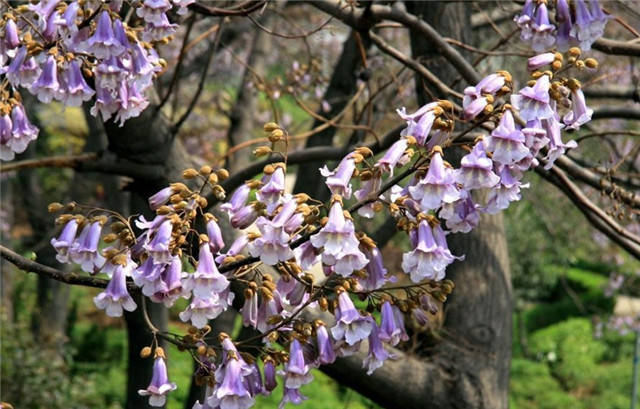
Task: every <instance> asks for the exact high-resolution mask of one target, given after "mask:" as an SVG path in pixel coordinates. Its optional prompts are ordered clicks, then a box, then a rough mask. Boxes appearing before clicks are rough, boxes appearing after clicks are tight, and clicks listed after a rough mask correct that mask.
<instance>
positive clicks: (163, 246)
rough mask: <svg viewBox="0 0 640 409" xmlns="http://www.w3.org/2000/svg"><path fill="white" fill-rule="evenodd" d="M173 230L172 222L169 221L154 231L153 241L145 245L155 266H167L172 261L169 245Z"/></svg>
mask: <svg viewBox="0 0 640 409" xmlns="http://www.w3.org/2000/svg"><path fill="white" fill-rule="evenodd" d="M172 230H173V225H172V223H171V220H168V219H167V220H165V221H163V222H162V224H161V225H160V226H159V227H158V228H157V230H155V231H154V235H153V239H151V240H150V241H149V242H147V243H145V244H144V249H145V250H147V251H148V252H149V256H150V257H151V258H152V259H153V262H154V263H155V264H167V263H169V262H170V261H171V257H172V256H171V252H170V251H169V243H170V241H171V232H172Z"/></svg>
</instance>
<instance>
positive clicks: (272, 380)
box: [264, 359, 278, 392]
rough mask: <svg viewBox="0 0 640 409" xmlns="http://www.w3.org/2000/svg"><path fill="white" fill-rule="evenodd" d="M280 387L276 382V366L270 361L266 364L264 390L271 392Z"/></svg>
mask: <svg viewBox="0 0 640 409" xmlns="http://www.w3.org/2000/svg"><path fill="white" fill-rule="evenodd" d="M277 386H278V381H277V380H276V366H275V365H274V364H273V361H272V360H271V359H268V360H266V361H265V363H264V388H265V389H266V390H267V391H268V392H271V391H273V390H274V389H275V388H276V387H277Z"/></svg>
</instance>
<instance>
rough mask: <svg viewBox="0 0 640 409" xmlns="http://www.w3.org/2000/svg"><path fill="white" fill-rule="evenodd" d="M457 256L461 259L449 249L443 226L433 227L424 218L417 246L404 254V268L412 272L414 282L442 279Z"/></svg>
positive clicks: (419, 229) (419, 228) (420, 225)
mask: <svg viewBox="0 0 640 409" xmlns="http://www.w3.org/2000/svg"><path fill="white" fill-rule="evenodd" d="M456 258H457V259H459V260H460V259H461V258H460V257H455V256H454V255H452V254H451V252H450V251H449V248H448V246H447V242H446V239H445V236H444V232H443V231H442V228H441V227H440V226H436V227H434V228H432V227H431V226H429V223H427V221H426V220H423V221H421V222H420V224H419V225H418V236H417V243H416V246H415V248H414V249H413V250H412V251H410V252H408V253H405V254H403V256H402V269H403V270H404V272H405V273H407V274H410V276H411V281H413V282H414V283H419V282H421V281H422V280H425V279H429V280H435V281H440V280H442V279H443V278H444V271H445V269H446V267H447V266H448V265H449V264H451V263H452V262H453V261H454V260H455V259H456Z"/></svg>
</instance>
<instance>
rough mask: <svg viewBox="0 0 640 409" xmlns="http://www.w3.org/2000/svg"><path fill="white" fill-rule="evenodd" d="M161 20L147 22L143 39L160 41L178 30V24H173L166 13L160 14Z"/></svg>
mask: <svg viewBox="0 0 640 409" xmlns="http://www.w3.org/2000/svg"><path fill="white" fill-rule="evenodd" d="M158 19H159V22H157V23H155V24H146V25H145V27H144V30H143V31H142V40H144V41H159V40H162V39H163V38H165V37H168V36H170V35H172V34H173V33H175V32H176V29H177V28H178V25H177V24H171V23H170V22H169V19H168V18H167V15H166V14H165V13H162V14H160V17H159V18H158Z"/></svg>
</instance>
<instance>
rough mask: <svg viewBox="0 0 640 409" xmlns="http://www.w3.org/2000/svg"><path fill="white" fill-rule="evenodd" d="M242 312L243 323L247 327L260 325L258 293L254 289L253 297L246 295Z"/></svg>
mask: <svg viewBox="0 0 640 409" xmlns="http://www.w3.org/2000/svg"><path fill="white" fill-rule="evenodd" d="M240 312H241V313H242V324H243V325H244V326H245V327H248V326H252V327H254V328H256V327H257V326H258V293H257V292H256V291H253V293H252V295H251V297H246V296H245V299H244V305H243V306H242V308H241V309H240Z"/></svg>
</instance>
